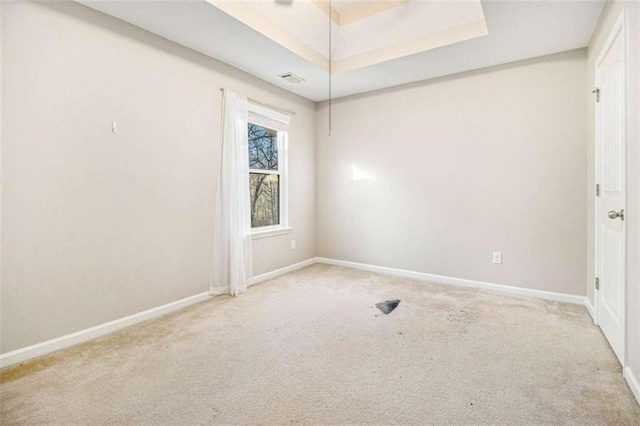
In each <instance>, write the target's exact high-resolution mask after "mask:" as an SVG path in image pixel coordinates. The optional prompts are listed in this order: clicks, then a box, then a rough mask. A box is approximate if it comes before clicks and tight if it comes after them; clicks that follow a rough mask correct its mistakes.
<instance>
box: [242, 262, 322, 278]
mask: <svg viewBox="0 0 640 426" xmlns="http://www.w3.org/2000/svg"><path fill="white" fill-rule="evenodd" d="M316 259H317V258H315V257H312V258H311V259H307V260H303V261H302V262H298V263H294V264H293V265H289V266H285V267H284V268H280V269H276V270H275V271H271V272H266V273H264V274H260V275H256V276H255V277H253V279H252V280H251V284H249V285H254V284H258V283H261V282H263V281H267V280H270V279H271V278H276V277H279V276H280V275H284V274H287V273H289V272H293V271H297V270H298V269H302V268H306V267H307V266H309V265H313V264H314V263H317V260H316Z"/></svg>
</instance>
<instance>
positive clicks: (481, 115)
mask: <svg viewBox="0 0 640 426" xmlns="http://www.w3.org/2000/svg"><path fill="white" fill-rule="evenodd" d="M585 79H586V50H585V49H581V50H576V51H570V52H565V53H561V54H556V55H552V56H546V57H542V58H538V59H534V60H528V61H523V62H518V63H514V64H510V65H505V66H499V67H493V68H488V69H485V70H481V71H475V72H469V73H463V74H459V75H454V76H450V77H445V78H440V79H436V80H430V81H426V82H421V83H417V84H412V85H407V86H403V87H399V88H395V89H389V90H383V91H379V92H373V93H370V94H365V95H359V96H353V97H347V98H343V99H339V100H336V101H334V102H333V108H332V117H333V120H332V121H333V125H332V135H331V136H330V137H328V136H327V121H328V111H327V103H323V104H321V105H320V107H319V109H318V116H317V117H318V122H317V123H318V124H317V153H316V161H317V162H316V170H317V192H316V194H317V199H316V203H317V229H316V231H317V235H318V238H317V254H318V256H322V257H329V258H336V259H341V260H348V261H354V262H362V263H367V264H373V265H380V266H386V267H393V268H400V269H407V270H411V271H418V272H425V273H431V274H438V275H445V276H450V277H456V278H464V279H471V280H479V281H486V282H491V283H498V284H507V285H512V286H517V287H526V288H532V289H539V290H546V291H554V292H562V293H569V294H574V295H584V294H585V282H586V244H587V242H586V200H585V198H584V193H585V191H586V142H585V140H586V108H585V104H586V101H587V94H586V91H585V84H586V80H585ZM354 164H355V165H356V166H357V167H359V168H360V169H362V170H363V171H364V172H366V173H370V174H371V175H372V176H373V179H370V180H356V181H354V180H353V179H352V176H351V165H354ZM493 251H501V252H502V255H503V264H502V265H494V264H493V263H492V257H491V253H492V252H493Z"/></svg>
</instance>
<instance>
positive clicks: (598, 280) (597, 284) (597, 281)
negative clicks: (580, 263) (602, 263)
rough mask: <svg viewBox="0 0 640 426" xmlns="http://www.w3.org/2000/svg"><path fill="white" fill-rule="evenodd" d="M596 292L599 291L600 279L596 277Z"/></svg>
mask: <svg viewBox="0 0 640 426" xmlns="http://www.w3.org/2000/svg"><path fill="white" fill-rule="evenodd" d="M596 290H600V278H598V277H596Z"/></svg>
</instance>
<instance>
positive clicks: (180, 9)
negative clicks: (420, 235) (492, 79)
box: [76, 0, 604, 101]
mask: <svg viewBox="0 0 640 426" xmlns="http://www.w3.org/2000/svg"><path fill="white" fill-rule="evenodd" d="M76 1H77V2H79V3H82V4H85V5H87V6H89V7H92V8H94V9H97V10H99V11H101V12H104V13H107V14H110V15H112V16H115V17H117V18H120V19H122V20H124V21H127V22H129V23H131V24H134V25H137V26H139V27H141V28H144V29H146V30H148V31H151V32H153V33H156V34H158V35H160V36H162V37H165V38H167V39H169V40H172V41H174V42H176V43H179V44H182V45H184V46H187V47H189V48H191V49H194V50H196V51H199V52H201V53H203V54H205V55H208V56H211V57H214V58H216V59H219V60H221V61H223V62H226V63H228V64H231V65H233V66H235V67H237V68H240V69H242V70H244V71H246V72H248V73H250V74H253V75H255V76H257V77H259V78H261V79H263V80H266V81H268V82H270V83H273V84H275V85H278V86H280V87H282V88H284V89H286V90H289V91H291V92H294V93H297V94H299V95H301V96H304V97H306V98H308V99H311V100H314V101H321V100H324V99H327V97H328V81H329V73H328V70H329V66H330V65H331V71H332V77H331V79H332V92H333V97H340V96H346V95H351V94H356V93H362V92H367V91H371V90H376V89H381V88H385V87H391V86H395V85H399V84H404V83H409V82H414V81H419V80H424V79H428V78H433V77H439V76H443V75H448V74H453V73H457V72H462V71H467V70H472V69H478V68H483V67H487V66H492V65H498V64H502V63H507V62H513V61H517V60H521V59H526V58H531V57H536V56H542V55H546V54H551V53H556V52H561V51H566V50H571V49H576V48H581V47H585V46H587V45H588V43H589V39H590V36H591V34H592V32H593V30H594V28H595V25H596V23H597V21H598V17H599V15H600V12H601V10H602V6H603V3H604V1H601V0H585V1H580V0H567V1H522V2H520V1H510V0H483V1H480V0H460V1H430V0H383V1H357V0H355V1H354V0H333V1H331V5H329V2H328V1H326V0H262V1H260V0H189V1H185V0H176V1H172V0H159V1H155V0H118V1H109V0H76ZM330 17H331V19H330ZM329 28H331V50H330V47H329ZM329 58H331V63H330V61H329ZM288 72H292V73H294V74H295V75H297V76H300V77H302V78H304V79H305V80H306V81H305V82H303V83H301V84H290V83H287V82H286V81H283V80H282V79H280V77H278V76H279V75H282V74H285V73H288Z"/></svg>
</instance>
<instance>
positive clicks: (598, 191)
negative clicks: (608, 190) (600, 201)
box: [596, 183, 600, 197]
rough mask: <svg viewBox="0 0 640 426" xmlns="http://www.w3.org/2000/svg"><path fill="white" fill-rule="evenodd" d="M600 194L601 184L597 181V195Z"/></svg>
mask: <svg viewBox="0 0 640 426" xmlns="http://www.w3.org/2000/svg"><path fill="white" fill-rule="evenodd" d="M599 196H600V184H599V183H597V184H596V197H599Z"/></svg>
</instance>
